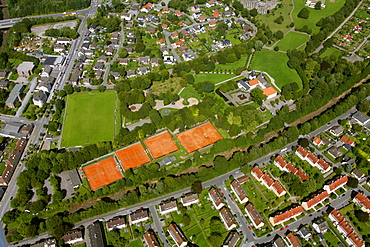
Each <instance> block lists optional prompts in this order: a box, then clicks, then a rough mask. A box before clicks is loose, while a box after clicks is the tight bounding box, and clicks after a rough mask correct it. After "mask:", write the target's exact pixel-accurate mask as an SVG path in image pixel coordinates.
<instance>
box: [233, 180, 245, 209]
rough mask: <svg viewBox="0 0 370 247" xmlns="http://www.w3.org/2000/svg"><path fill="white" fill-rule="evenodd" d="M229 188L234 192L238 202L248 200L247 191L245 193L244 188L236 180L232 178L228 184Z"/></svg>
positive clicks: (242, 202)
mask: <svg viewBox="0 0 370 247" xmlns="http://www.w3.org/2000/svg"><path fill="white" fill-rule="evenodd" d="M230 187H231V190H232V191H233V192H234V194H235V196H236V198H237V199H238V201H239V203H241V204H244V203H246V202H248V196H247V193H245V190H244V189H243V187H242V186H241V185H240V184H239V182H238V181H237V180H235V179H234V180H233V181H232V182H231V184H230Z"/></svg>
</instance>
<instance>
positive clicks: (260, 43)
mask: <svg viewBox="0 0 370 247" xmlns="http://www.w3.org/2000/svg"><path fill="white" fill-rule="evenodd" d="M262 47H263V42H262V41H261V40H257V41H256V43H254V49H256V51H260V50H261V49H262Z"/></svg>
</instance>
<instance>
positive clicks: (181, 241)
mask: <svg viewBox="0 0 370 247" xmlns="http://www.w3.org/2000/svg"><path fill="white" fill-rule="evenodd" d="M167 231H168V233H169V234H170V236H171V238H172V239H173V241H174V242H175V243H176V245H177V246H178V247H185V246H187V244H188V241H187V239H186V237H185V235H184V233H183V232H182V231H181V229H180V227H179V226H178V225H176V224H174V223H172V224H170V225H169V226H168V228H167Z"/></svg>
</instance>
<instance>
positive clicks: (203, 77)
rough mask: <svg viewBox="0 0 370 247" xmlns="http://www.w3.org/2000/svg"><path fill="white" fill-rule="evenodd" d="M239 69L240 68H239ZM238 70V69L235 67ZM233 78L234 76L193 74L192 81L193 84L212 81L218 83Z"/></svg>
mask: <svg viewBox="0 0 370 247" xmlns="http://www.w3.org/2000/svg"><path fill="white" fill-rule="evenodd" d="M239 67H240V66H239ZM235 68H238V67H235ZM233 77H235V74H203V73H202V74H195V75H194V79H195V83H198V82H202V81H206V80H209V81H212V82H213V83H219V82H222V81H224V80H227V79H230V78H233Z"/></svg>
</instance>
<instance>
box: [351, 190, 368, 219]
mask: <svg viewBox="0 0 370 247" xmlns="http://www.w3.org/2000/svg"><path fill="white" fill-rule="evenodd" d="M353 202H354V203H355V204H356V205H358V206H359V207H360V208H361V210H362V211H364V212H366V213H369V214H370V200H369V199H368V198H367V197H366V196H364V195H363V194H362V193H357V195H356V196H355V197H354V198H353Z"/></svg>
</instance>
